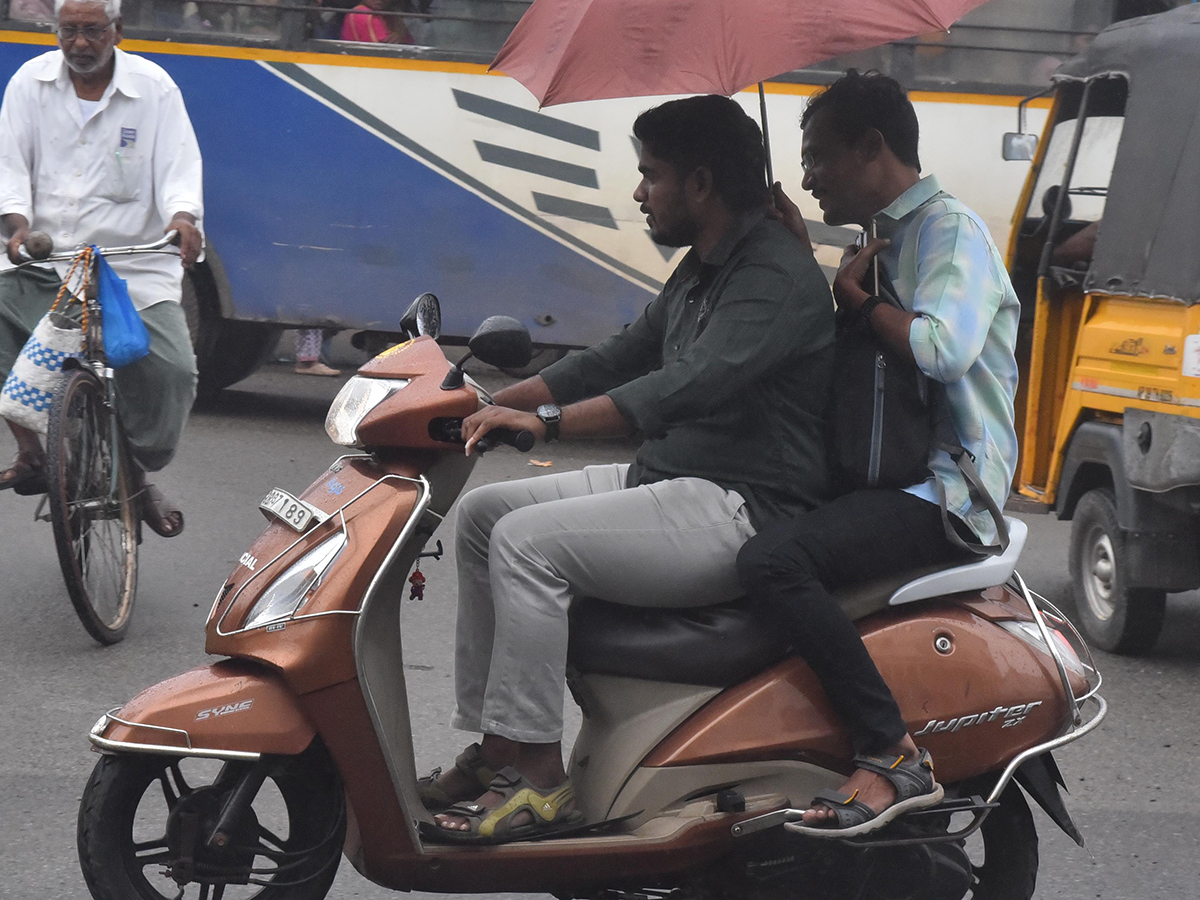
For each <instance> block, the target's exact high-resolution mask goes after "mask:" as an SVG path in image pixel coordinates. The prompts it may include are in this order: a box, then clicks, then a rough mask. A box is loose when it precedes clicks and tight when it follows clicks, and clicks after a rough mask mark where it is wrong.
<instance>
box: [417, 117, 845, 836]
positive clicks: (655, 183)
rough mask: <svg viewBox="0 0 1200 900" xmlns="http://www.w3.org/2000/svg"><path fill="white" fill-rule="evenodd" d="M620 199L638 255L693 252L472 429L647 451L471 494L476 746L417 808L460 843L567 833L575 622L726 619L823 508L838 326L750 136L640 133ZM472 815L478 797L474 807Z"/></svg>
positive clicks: (479, 434)
mask: <svg viewBox="0 0 1200 900" xmlns="http://www.w3.org/2000/svg"><path fill="white" fill-rule="evenodd" d="M634 134H635V136H636V137H637V139H638V140H639V141H640V142H641V146H640V152H639V166H638V169H639V171H640V172H641V174H642V179H641V182H640V183H639V184H638V187H637V190H636V191H635V192H634V195H633V196H634V199H635V200H637V201H638V203H640V204H641V210H642V212H644V213H645V214H646V221H647V224H648V226H649V228H650V235H651V237H652V238H653V239H654V240H655V241H656V242H657V243H659V244H661V245H664V246H668V247H683V246H690V247H691V250H690V251H689V252H688V253H687V255H686V256H685V257H684V258H683V260H682V261H681V262H680V264H679V266H678V267H677V268H676V270H675V272H674V273H673V274H672V276H671V277H670V278H669V279H668V281H667V283H666V285H665V286H664V288H663V290H662V292H661V293H660V294H659V295H658V297H657V298H656V299H655V300H654V301H652V302H651V303H650V304H649V306H647V308H646V310H645V312H644V313H643V314H642V316H641V317H640V318H639V319H638V320H637V321H636V322H634V323H633V324H632V325H630V326H629V327H628V328H626V329H625V330H624V331H622V332H620V333H619V334H616V335H614V336H613V337H611V338H609V339H608V340H607V341H604V342H603V343H601V344H599V345H597V346H595V347H593V348H591V349H590V350H587V351H585V352H583V353H581V354H579V355H577V356H573V357H568V358H567V359H564V360H562V361H560V362H559V363H557V364H555V365H554V366H551V367H550V368H548V369H547V370H545V371H544V372H543V373H542V374H541V375H539V376H535V377H533V378H530V379H528V380H526V381H524V382H521V383H520V384H517V385H513V386H512V387H509V388H506V389H504V390H502V391H500V392H498V393H497V394H496V395H495V400H496V404H497V405H496V406H490V407H486V408H484V409H483V410H481V411H480V412H478V413H476V414H474V415H472V416H470V417H468V418H467V419H466V420H465V421H464V423H463V427H462V436H463V438H464V440H465V441H466V447H467V452H468V453H470V451H471V448H472V447H473V446H474V445H475V444H476V443H477V442H478V441H479V440H480V439H481V438H483V437H484V436H485V435H486V434H487V433H488V432H489V431H491V430H492V429H494V428H497V427H502V428H510V429H515V430H521V429H527V430H529V431H531V432H533V433H534V434H535V435H537V436H538V437H540V438H541V439H543V440H545V441H553V440H555V439H556V438H558V437H559V436H563V437H566V436H570V437H607V436H620V435H627V434H630V433H631V432H633V431H635V430H637V431H641V432H642V433H643V434H644V435H645V436H646V440H645V442H644V443H643V444H642V446H641V448H640V449H639V451H638V454H637V459H636V462H635V463H634V464H633V465H632V466H627V465H610V466H590V467H588V468H586V469H584V470H583V471H580V472H570V473H565V474H562V475H552V476H545V477H542V478H534V479H528V480H524V481H519V482H510V483H500V484H493V485H488V486H485V487H482V488H478V489H476V490H475V491H472V492H471V493H470V494H468V495H467V496H466V497H465V498H464V499H463V501H462V504H461V507H460V510H459V518H458V532H457V535H458V536H457V546H458V567H459V590H460V596H459V609H458V632H457V650H456V660H455V667H456V691H457V709H456V711H455V714H454V718H453V724H454V725H455V727H457V728H460V729H462V730H466V731H475V732H482V733H483V735H484V737H483V740H482V742H481V743H480V744H476V745H472V746H471V747H469V748H468V749H467V750H466V751H464V753H463V754H462V755H460V756H459V758H458V760H457V762H456V763H455V765H454V766H453V767H451V768H450V769H449V770H448V771H446V772H445V773H443V774H439V773H438V772H435V773H434V774H433V775H431V776H429V777H428V778H425V779H422V781H421V791H422V799H423V801H424V802H425V804H426V806H427V807H429V808H431V809H440V810H443V812H442V814H441V815H439V816H438V817H437V822H438V824H439V825H440V826H441V828H442V829H443V830H444V835H443V837H444V838H446V839H455V840H459V841H471V840H487V841H494V840H496V839H503V838H510V839H517V838H521V837H527V836H529V835H531V834H547V833H552V832H553V831H555V830H559V829H562V828H564V827H569V826H570V825H571V824H573V823H574V821H575V818H576V815H575V813H574V802H573V788H572V785H571V783H570V781H569V779H568V778H567V776H566V773H565V771H564V769H563V761H562V750H561V743H560V742H561V737H562V702H563V687H564V671H565V666H566V655H567V610H568V606H569V604H570V601H571V598H572V597H573V596H598V597H602V598H606V599H609V600H612V601H616V602H619V603H622V604H627V605H632V606H660V607H671V606H677V607H684V606H704V605H710V604H715V603H720V602H723V601H728V600H732V599H734V598H736V597H737V596H738V595H739V594H740V593H741V589H740V587H739V586H738V583H737V574H736V570H735V565H734V561H735V558H736V555H737V551H738V549H739V548H740V547H741V546H742V544H743V543H745V541H746V540H747V539H748V538H750V537H751V536H752V535H753V534H754V533H755V531H756V530H758V529H761V528H763V527H764V526H765V525H767V524H768V523H770V522H772V521H774V520H777V519H780V518H781V517H790V516H793V515H796V514H798V513H801V512H804V511H806V510H809V509H811V508H813V507H815V506H816V505H818V504H819V503H821V502H822V501H824V500H825V499H826V477H825V463H824V452H825V451H824V436H823V427H822V414H823V412H824V408H825V403H826V397H827V391H828V385H829V366H830V360H831V356H830V353H831V342H832V339H833V308H832V305H831V304H830V302H829V291H828V287H827V285H826V282H825V279H824V276H823V275H822V273H821V270H820V268H819V266H818V265H817V263H816V262H815V260H814V259H813V255H812V251H811V249H809V248H807V247H805V246H804V245H803V244H802V243H801V242H800V241H799V240H797V239H796V238H795V237H794V236H793V235H791V234H789V233H788V231H787V229H786V228H784V227H783V226H782V225H780V224H779V223H778V222H775V221H773V220H772V219H771V218H770V217H768V216H767V214H766V213H767V208H768V204H769V201H770V196H769V192H768V190H767V185H766V183H765V180H764V178H763V171H764V155H763V153H764V151H763V144H762V136H761V132H760V131H759V128H758V126H757V125H756V124H755V122H754V121H753V119H751V118H750V117H749V116H747V115H746V114H745V112H743V111H742V109H741V107H740V106H738V105H737V104H736V103H735V102H734V101H732V100H729V99H726V98H722V97H716V96H707V97H692V98H688V99H684V100H677V101H672V102H669V103H665V104H663V105H662V106H659V107H656V108H655V109H652V110H649V111H648V112H645V113H643V114H642V115H641V116H640V117H639V118H638V119H637V121H636V122H635V124H634ZM481 794H482V796H481Z"/></svg>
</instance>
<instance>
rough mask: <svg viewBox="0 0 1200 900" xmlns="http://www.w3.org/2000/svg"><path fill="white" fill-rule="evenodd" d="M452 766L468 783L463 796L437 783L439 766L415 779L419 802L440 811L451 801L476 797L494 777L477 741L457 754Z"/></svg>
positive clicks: (440, 770) (439, 771)
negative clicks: (449, 791) (451, 794)
mask: <svg viewBox="0 0 1200 900" xmlns="http://www.w3.org/2000/svg"><path fill="white" fill-rule="evenodd" d="M454 768H456V769H458V771H460V772H462V774H463V775H465V776H466V780H467V782H468V783H469V784H470V788H469V792H468V793H467V794H465V795H464V796H455V797H451V796H450V795H449V794H448V793H446V789H445V788H443V787H442V786H441V785H440V784H438V778H439V776H441V774H442V769H441V767H440V766H439V767H438V768H436V769H434V770H433V771H432V772H430V773H429V774H428V775H426V776H425V777H424V778H419V779H417V794H419V795H420V797H421V804H422V805H423V806H424V807H425V808H426V809H428V810H430V811H431V812H441V811H442V810H444V809H445V808H446V807H448V806H450V804H452V803H459V802H461V801H463V800H470V799H471V798H473V797H478V796H479V795H480V794H482V793H483V792H484V791H486V790H487V789H488V787H489V786H490V785H491V783H492V779H493V778H495V777H496V772H495V770H493V769H492V768H491V767H490V766H488V764H487V763H486V762H484V761H483V748H482V747H480V746H479V744H477V743H476V744H472V745H471V746H470V747H468V748H467V749H466V750H464V751H463V752H462V753H460V754H458V758H457V759H456V760H454Z"/></svg>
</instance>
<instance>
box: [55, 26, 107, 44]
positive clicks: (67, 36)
mask: <svg viewBox="0 0 1200 900" xmlns="http://www.w3.org/2000/svg"><path fill="white" fill-rule="evenodd" d="M112 27H113V23H112V22H109V23H108V24H107V25H87V26H85V27H83V28H78V27H76V26H75V25H59V26H58V28H57V29H56V30H57V31H58V39H59V40H60V41H62V42H63V43H64V44H69V43H71V41H73V40H75V38H77V37H79V36H80V35H83V39H84V40H85V41H91V42H92V43H95V42H96V41H98V40H100V39H101V38H102V37H104V35H105V32H107V31H108V29H110V28H112Z"/></svg>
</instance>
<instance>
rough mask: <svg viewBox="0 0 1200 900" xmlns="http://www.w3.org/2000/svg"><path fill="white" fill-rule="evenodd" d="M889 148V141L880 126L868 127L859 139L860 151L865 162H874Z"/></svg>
mask: <svg viewBox="0 0 1200 900" xmlns="http://www.w3.org/2000/svg"><path fill="white" fill-rule="evenodd" d="M886 149H887V142H886V141H885V140H884V139H883V135H882V134H881V133H880V132H879V129H878V128H868V129H867V130H866V131H865V132H864V133H863V136H862V137H861V138H860V139H859V141H858V152H859V153H861V154H862V158H863V161H864V162H874V161H875V160H877V159H879V156H880V154H881V153H883V151H884V150H886Z"/></svg>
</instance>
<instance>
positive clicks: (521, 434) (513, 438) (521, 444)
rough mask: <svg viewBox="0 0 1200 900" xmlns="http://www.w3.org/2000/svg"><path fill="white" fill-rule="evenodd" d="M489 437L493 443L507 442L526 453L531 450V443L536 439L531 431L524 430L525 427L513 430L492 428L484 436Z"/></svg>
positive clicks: (486, 438) (487, 438)
mask: <svg viewBox="0 0 1200 900" xmlns="http://www.w3.org/2000/svg"><path fill="white" fill-rule="evenodd" d="M489 439H490V440H491V441H492V442H493V443H497V444H508V446H510V447H515V448H516V449H518V450H520V451H521V452H522V453H528V452H529V451H530V450H532V449H533V445H534V444H535V443H536V441H537V439H536V438H535V437H534V436H533V432H532V431H526V430H525V429H522V430H520V431H513V429H511V428H493V429H492V430H491V431H489V432H488V433H487V436H486V437H485V440H489Z"/></svg>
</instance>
